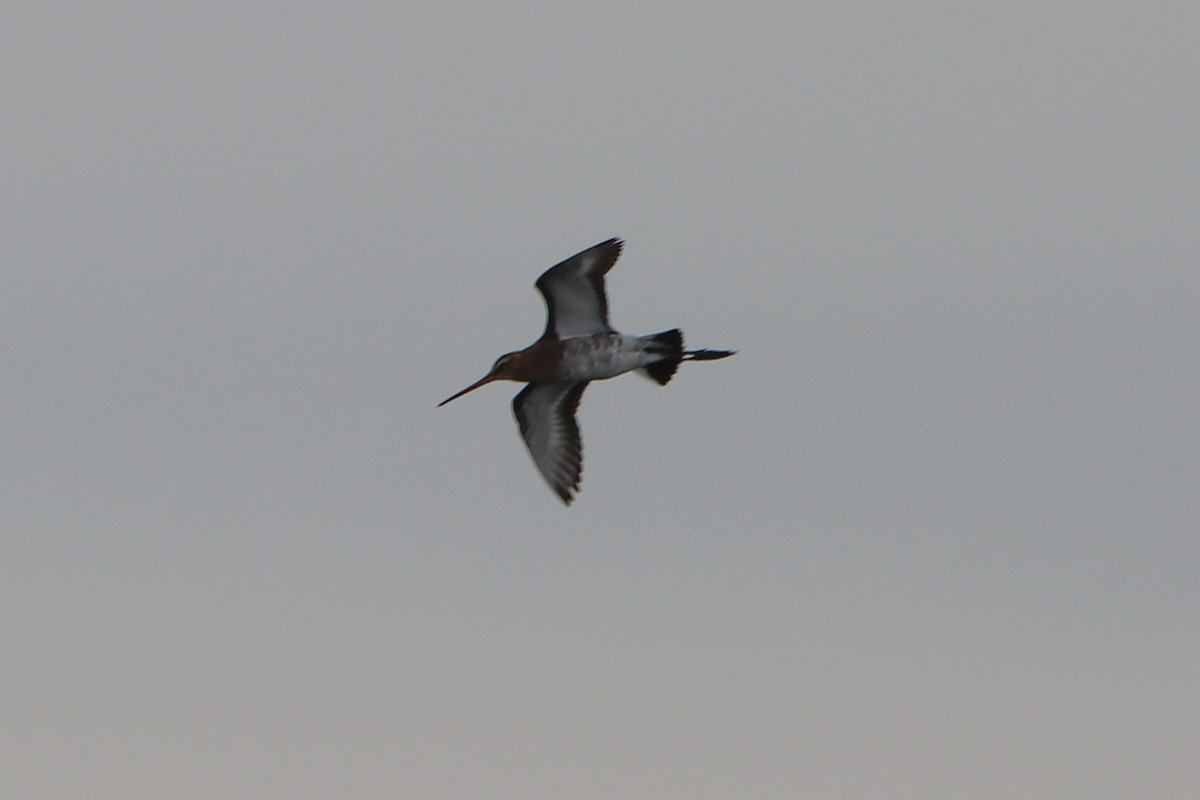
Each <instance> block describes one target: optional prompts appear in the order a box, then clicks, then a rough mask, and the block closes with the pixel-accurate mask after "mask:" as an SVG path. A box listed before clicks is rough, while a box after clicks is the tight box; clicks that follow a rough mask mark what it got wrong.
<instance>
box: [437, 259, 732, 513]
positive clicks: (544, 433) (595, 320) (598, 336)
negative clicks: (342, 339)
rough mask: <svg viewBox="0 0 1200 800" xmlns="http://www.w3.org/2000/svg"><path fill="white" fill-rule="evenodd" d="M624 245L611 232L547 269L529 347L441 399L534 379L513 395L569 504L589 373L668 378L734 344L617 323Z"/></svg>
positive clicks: (548, 475)
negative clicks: (615, 278)
mask: <svg viewBox="0 0 1200 800" xmlns="http://www.w3.org/2000/svg"><path fill="white" fill-rule="evenodd" d="M621 245H622V243H621V240H620V239H609V240H608V241H606V242H601V243H600V244H598V245H596V246H594V247H590V248H588V249H587V250H584V251H583V252H581V253H578V254H576V255H574V256H572V257H571V258H568V259H567V260H566V261H563V262H562V263H560V264H558V265H556V266H554V267H551V268H550V269H548V270H546V272H545V273H543V274H542V276H541V277H540V278H538V280H537V288H538V290H539V291H540V292H541V293H542V295H543V297H545V300H546V311H547V321H546V330H545V332H544V333H543V334H542V337H541V338H540V339H538V340H537V341H536V342H534V343H533V344H532V345H530V346H529V347H527V348H525V349H524V350H519V351H517V352H514V353H507V354H505V355H503V356H501V357H500V358H499V359H497V360H496V363H495V364H494V365H493V366H492V369H491V371H490V372H488V374H487V375H485V376H484V377H483V378H482V379H480V380H479V381H476V382H475V383H473V384H472V385H470V386H468V387H467V388H466V389H463V390H462V391H461V392H458V393H457V394H454V395H452V396H450V397H449V398H447V399H445V400H443V401H442V402H441V403H439V405H445V404H446V403H449V402H450V401H451V400H454V399H455V398H458V397H461V396H462V395H464V394H466V393H467V392H470V391H473V390H475V389H478V388H479V387H480V386H483V385H484V384H487V383H491V382H492V381H496V380H514V381H522V382H525V383H527V384H529V385H528V386H526V387H525V388H524V389H523V390H521V392H520V393H519V394H518V395H517V396H516V397H515V398H514V399H513V415H514V416H515V417H516V420H517V426H518V427H519V428H520V430H521V436H522V438H524V440H525V444H526V446H527V447H528V448H529V454H530V455H531V456H532V457H533V462H534V464H535V465H536V466H537V468H538V471H539V472H541V474H542V477H544V478H545V479H546V482H547V483H548V484H549V485H550V488H551V489H553V490H554V492H555V494H557V495H558V496H559V498H561V499H562V501H563V502H564V503H567V504H570V502H571V500H572V498H573V493H574V492H575V491H578V489H579V479H580V475H581V474H582V471H583V449H582V446H581V443H580V439H579V426H578V425H577V424H576V422H575V409H576V408H577V407H578V405H579V400H580V398H581V397H582V396H583V391H584V389H586V388H587V384H588V382H589V381H593V380H604V379H607V378H615V377H616V376H618V375H623V374H625V373H626V372H631V371H633V370H641V371H642V373H643V374H645V375H646V376H647V377H649V378H650V379H651V380H654V381H656V382H657V383H659V384H661V385H666V383H667V382H668V381H670V380H671V376H672V375H674V374H675V370H676V369H677V368H678V366H679V364H680V362H682V361H712V360H715V359H718V358H725V357H727V356H731V355H733V352H732V351H729V350H691V351H685V350H684V349H683V334H682V333H681V332H680V331H678V330H669V331H663V332H662V333H656V334H651V335H649V336H629V335H626V334H622V333H618V332H617V331H615V330H613V329H612V327H610V326H609V324H608V298H607V296H606V295H605V291H604V275H605V273H607V272H608V271H609V270H610V269H611V268H612V265H613V264H614V263H616V260H617V257H618V256H619V255H620V254H621Z"/></svg>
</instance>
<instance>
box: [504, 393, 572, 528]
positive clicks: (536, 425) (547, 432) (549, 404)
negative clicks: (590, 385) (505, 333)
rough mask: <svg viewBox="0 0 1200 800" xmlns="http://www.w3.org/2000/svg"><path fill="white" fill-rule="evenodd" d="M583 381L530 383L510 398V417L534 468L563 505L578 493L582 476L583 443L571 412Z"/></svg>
mask: <svg viewBox="0 0 1200 800" xmlns="http://www.w3.org/2000/svg"><path fill="white" fill-rule="evenodd" d="M586 388H587V381H583V382H582V383H569V382H564V383H531V384H529V385H528V386H526V387H525V388H524V389H522V390H521V392H520V394H518V395H517V396H516V397H514V398H513V416H514V417H516V418H517V426H518V427H519V428H520V429H521V438H522V439H524V440H525V446H526V447H528V448H529V455H531V456H532V457H533V463H534V466H536V467H537V468H538V472H540V473H542V477H543V478H545V479H546V483H547V484H548V485H549V486H550V488H551V489H553V490H554V493H555V494H557V495H558V496H559V499H561V500H562V501H563V502H564V503H566V504H567V505H570V504H571V499H572V497H573V494H574V492H577V491H579V480H580V477H581V476H582V475H583V444H582V442H581V441H580V439H579V425H577V424H576V422H575V409H576V408H578V407H579V399H580V398H581V397H583V390H584V389H586Z"/></svg>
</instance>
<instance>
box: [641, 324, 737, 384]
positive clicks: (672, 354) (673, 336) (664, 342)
mask: <svg viewBox="0 0 1200 800" xmlns="http://www.w3.org/2000/svg"><path fill="white" fill-rule="evenodd" d="M646 338H647V339H649V340H650V342H651V344H650V346H649V347H648V348H647V351H648V352H651V353H654V352H662V353H663V355H664V358H663V359H662V360H661V361H655V362H654V363H653V364H647V365H646V366H645V367H642V370H641V372H642V374H643V375H645V376H646V377H648V378H650V380H652V381H654V382H655V383H657V384H658V385H659V386H666V385H667V382H668V381H670V380H671V378H672V377H673V376H674V375H675V370H677V369H679V363H680V362H681V361H716V360H717V359H718V358H728V357H729V356H731V355H733V354H734V353H735V352H736V351H734V350H684V349H683V331H681V330H679V329H678V328H672V329H671V330H669V331H663V332H662V333H655V334H653V335H651V336H647V337H646Z"/></svg>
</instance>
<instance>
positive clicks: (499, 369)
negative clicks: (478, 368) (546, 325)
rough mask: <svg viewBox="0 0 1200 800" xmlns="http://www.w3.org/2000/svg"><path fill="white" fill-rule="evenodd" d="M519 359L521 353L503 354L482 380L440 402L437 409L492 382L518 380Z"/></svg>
mask: <svg viewBox="0 0 1200 800" xmlns="http://www.w3.org/2000/svg"><path fill="white" fill-rule="evenodd" d="M521 357H522V353H520V352H516V353H505V354H504V355H502V356H500V357H499V358H497V359H496V363H495V364H492V369H491V370H490V371H489V372H488V374H487V375H484V376H483V377H482V378H480V379H479V380H477V381H475V382H474V383H472V384H471V385H470V386H468V387H467V388H465V389H463V390H462V391H461V392H455V393H454V394H452V395H450V396H449V397H447V398H446V399H445V400H443V401H442V402H440V403H438V408H441V407H442V406H444V405H446V403H449V402H450V401H451V400H457V399H458V398H460V397H462V396H463V395H464V394H467V393H468V392H473V391H475V390H476V389H478V388H479V387H480V386H483V385H485V384H488V383H491V382H492V381H515V380H520V378H518V377H517V371H518V370H519V369H520V365H521Z"/></svg>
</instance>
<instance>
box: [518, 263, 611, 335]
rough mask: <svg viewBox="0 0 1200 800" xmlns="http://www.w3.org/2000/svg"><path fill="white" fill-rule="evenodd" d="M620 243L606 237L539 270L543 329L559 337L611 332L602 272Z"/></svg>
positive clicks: (609, 264)
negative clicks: (545, 315)
mask: <svg viewBox="0 0 1200 800" xmlns="http://www.w3.org/2000/svg"><path fill="white" fill-rule="evenodd" d="M621 245H622V242H621V240H620V239H609V240H608V241H607V242H601V243H600V244H598V245H596V246H594V247H589V248H588V249H587V250H584V251H583V252H582V253H576V254H575V255H573V256H571V257H570V258H568V259H567V260H566V261H563V262H562V263H561V264H557V265H555V266H553V267H551V268H550V269H548V270H546V271H545V272H544V273H542V277H540V278H538V279H537V288H538V291H540V292H541V293H542V296H543V297H545V298H546V313H547V318H546V333H548V334H550V333H553V334H556V335H557V336H558V337H559V338H560V339H565V338H566V337H568V336H590V335H592V334H597V333H614V331H613V329H612V328H610V327H609V326H608V298H607V297H605V295H604V273H606V272H608V271H609V270H610V269H612V265H613V264H615V263H616V261H617V257H618V256H620V255H621Z"/></svg>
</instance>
